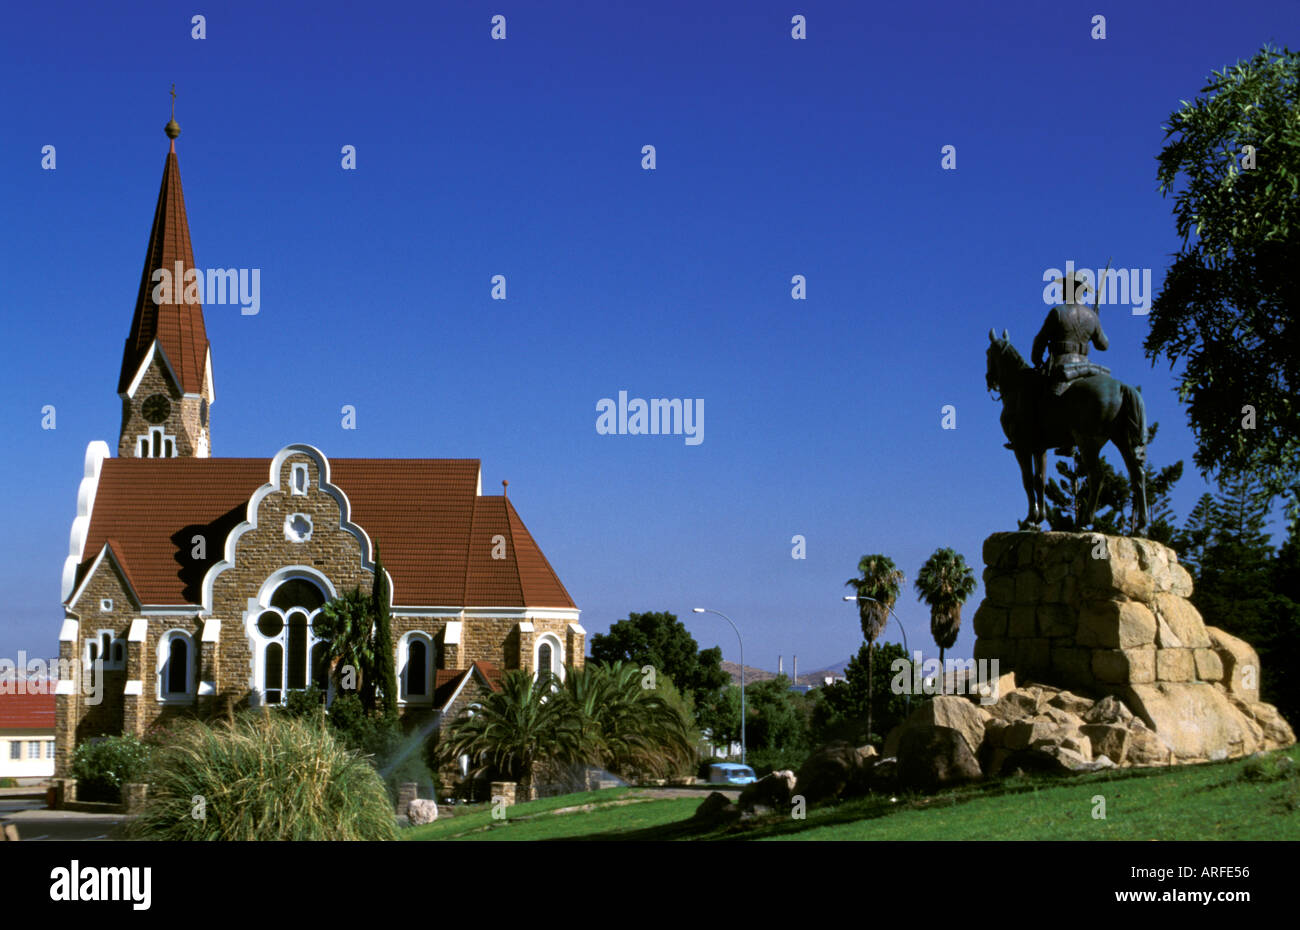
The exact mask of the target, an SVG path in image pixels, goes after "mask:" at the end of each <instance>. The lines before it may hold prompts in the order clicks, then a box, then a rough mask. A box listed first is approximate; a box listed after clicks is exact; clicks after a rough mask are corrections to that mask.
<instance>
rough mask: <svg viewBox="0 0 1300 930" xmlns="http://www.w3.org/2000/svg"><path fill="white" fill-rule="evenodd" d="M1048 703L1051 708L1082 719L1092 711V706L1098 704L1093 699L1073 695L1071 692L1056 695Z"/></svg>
mask: <svg viewBox="0 0 1300 930" xmlns="http://www.w3.org/2000/svg"><path fill="white" fill-rule="evenodd" d="M1047 703H1048V706H1050V707H1056V708H1059V709H1060V710H1063V711H1065V712H1066V713H1068V714H1074V715H1075V716H1076V717H1082V716H1083V715H1084V714H1086V713H1087V712H1088V711H1090V710H1092V705H1093V704H1095V703H1096V702H1095V701H1093V700H1092V699H1091V698H1086V697H1081V696H1080V695H1077V694H1071V693H1070V692H1069V691H1062V692H1061V693H1060V694H1057V695H1054V696H1053V697H1052V698H1051V700H1049V701H1048V702H1047Z"/></svg>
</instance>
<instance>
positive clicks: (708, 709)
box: [696, 685, 740, 748]
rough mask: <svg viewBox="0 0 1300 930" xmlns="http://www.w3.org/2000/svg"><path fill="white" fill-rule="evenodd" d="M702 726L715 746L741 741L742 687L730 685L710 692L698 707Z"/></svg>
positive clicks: (727, 745) (698, 718)
mask: <svg viewBox="0 0 1300 930" xmlns="http://www.w3.org/2000/svg"><path fill="white" fill-rule="evenodd" d="M696 720H698V721H699V725H700V728H701V729H702V730H706V731H707V732H708V733H709V740H710V742H712V743H713V744H714V745H715V746H722V747H724V748H725V747H730V746H731V744H732V743H739V742H740V688H738V687H736V686H735V685H728V686H727V687H725V688H721V689H719V690H718V691H715V692H713V693H712V694H710V695H709V696H708V697H707V698H706V699H705V702H704V705H703V706H702V707H697V708H696Z"/></svg>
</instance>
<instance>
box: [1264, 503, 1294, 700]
mask: <svg viewBox="0 0 1300 930" xmlns="http://www.w3.org/2000/svg"><path fill="white" fill-rule="evenodd" d="M1271 568H1272V576H1273V577H1272V581H1273V591H1274V593H1275V595H1276V598H1277V601H1276V603H1277V608H1278V609H1277V611H1276V612H1275V613H1274V627H1273V629H1272V630H1270V633H1269V637H1268V639H1269V641H1268V643H1267V646H1268V655H1269V659H1270V661H1269V663H1268V664H1267V665H1265V666H1264V669H1263V671H1264V674H1263V683H1264V684H1265V685H1266V691H1265V700H1268V701H1270V702H1271V703H1273V704H1276V705H1277V708H1278V710H1279V711H1281V712H1282V716H1284V717H1285V718H1286V719H1288V720H1290V721H1293V722H1294V721H1295V720H1297V718H1300V522H1298V521H1293V522H1292V523H1291V527H1290V532H1289V534H1288V535H1287V540H1286V542H1284V543H1283V544H1282V547H1281V548H1280V549H1279V550H1278V553H1277V558H1276V559H1274V560H1273V564H1272V566H1271ZM1260 661H1261V664H1262V663H1263V659H1262V657H1261V660H1260Z"/></svg>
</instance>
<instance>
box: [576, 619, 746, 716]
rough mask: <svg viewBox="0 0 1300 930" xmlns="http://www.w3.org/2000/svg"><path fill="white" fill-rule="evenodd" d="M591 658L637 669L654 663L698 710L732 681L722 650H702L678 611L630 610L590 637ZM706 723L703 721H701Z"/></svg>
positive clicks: (658, 671) (655, 667)
mask: <svg viewBox="0 0 1300 930" xmlns="http://www.w3.org/2000/svg"><path fill="white" fill-rule="evenodd" d="M591 658H592V659H593V660H594V661H596V662H605V663H607V664H613V663H615V662H631V663H632V664H633V665H635V666H636V667H637V668H641V667H642V666H645V665H650V666H653V667H654V669H655V671H656V673H657V674H659V675H667V676H668V677H669V678H670V679H672V682H673V684H674V685H676V686H677V687H678V688H680V689H681V690H682V692H683V693H684V694H687V695H689V696H690V698H691V700H692V702H693V703H694V705H695V707H696V708H697V709H699V708H702V707H704V706H705V705H706V704H708V703H709V701H710V697H711V695H713V694H715V693H716V692H717V691H718V689H720V688H721V687H723V686H724V685H725V684H727V682H728V681H729V677H728V675H727V673H726V672H725V671H723V670H722V650H721V649H720V648H718V647H716V646H715V647H713V648H712V649H704V650H701V649H700V647H699V644H698V643H696V642H695V638H694V637H693V636H691V634H690V632H689V631H688V630H687V629H686V626H685V625H684V624H683V623H682V622H681V621H680V620H678V619H677V615H676V614H672V613H668V612H666V611H663V612H652V613H640V614H639V613H629V614H628V615H627V619H625V620H619V621H618V622H616V623H615V624H614V625H613V626H611V627H610V628H609V632H608V633H606V634H601V633H597V634H595V635H594V636H592V637H591ZM701 725H702V726H703V725H704V724H703V722H701Z"/></svg>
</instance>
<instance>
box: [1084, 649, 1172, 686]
mask: <svg viewBox="0 0 1300 930" xmlns="http://www.w3.org/2000/svg"><path fill="white" fill-rule="evenodd" d="M1092 674H1093V677H1094V678H1096V679H1097V681H1099V682H1104V683H1106V684H1128V683H1130V682H1141V683H1146V682H1151V681H1155V680H1156V649H1155V647H1154V646H1141V647H1138V648H1137V649H1094V650H1093V651H1092Z"/></svg>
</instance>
